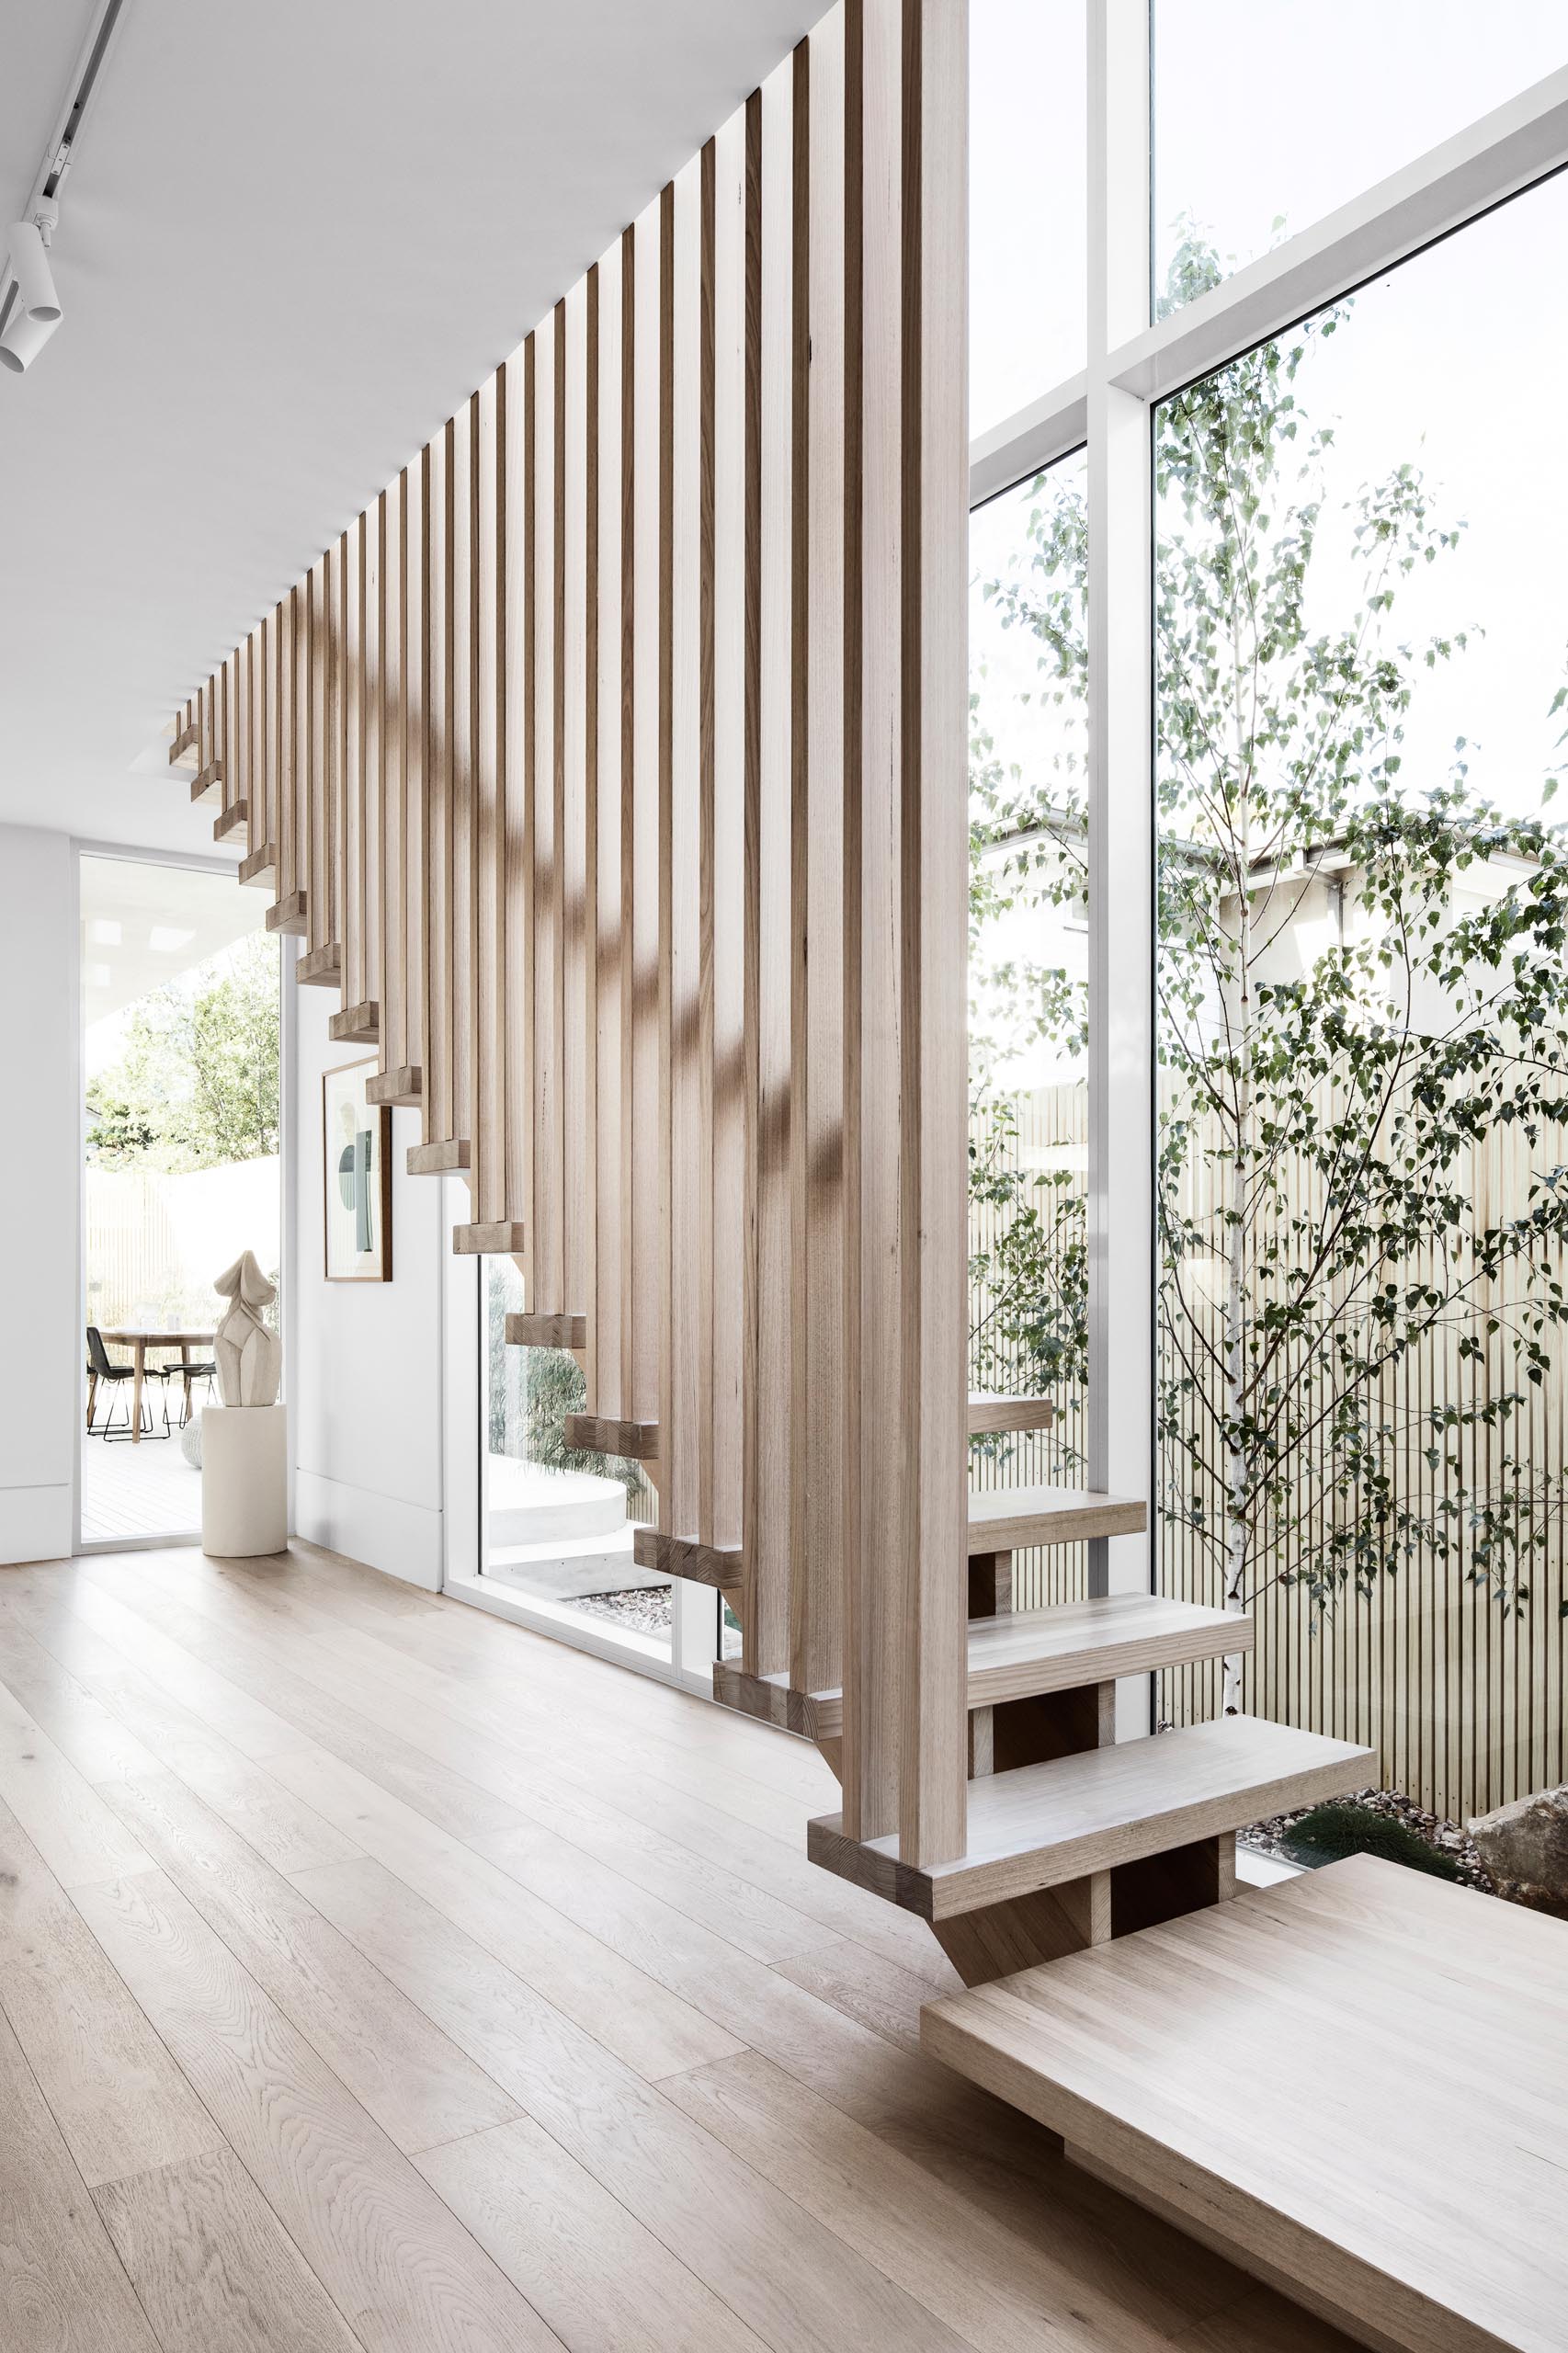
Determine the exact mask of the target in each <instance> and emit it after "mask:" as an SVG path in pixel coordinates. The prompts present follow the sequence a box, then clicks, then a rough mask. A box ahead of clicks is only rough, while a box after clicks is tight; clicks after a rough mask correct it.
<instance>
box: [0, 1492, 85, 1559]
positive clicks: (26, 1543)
mask: <svg viewBox="0 0 1568 2353" xmlns="http://www.w3.org/2000/svg"><path fill="white" fill-rule="evenodd" d="M71 1518H72V1514H71V1489H70V1485H69V1483H67V1484H65V1485H64V1486H58V1487H0V1565H4V1566H5V1567H7V1568H9V1567H12V1566H14V1565H15V1564H16V1563H18V1562H21V1561H61V1560H64V1559H66V1558H67V1557H68V1556H69V1554H70V1551H71Z"/></svg>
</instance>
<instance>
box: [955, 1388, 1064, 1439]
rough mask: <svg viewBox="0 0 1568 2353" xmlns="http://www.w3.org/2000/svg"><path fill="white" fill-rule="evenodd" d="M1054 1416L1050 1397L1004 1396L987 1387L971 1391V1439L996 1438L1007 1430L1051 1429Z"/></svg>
mask: <svg viewBox="0 0 1568 2353" xmlns="http://www.w3.org/2000/svg"><path fill="white" fill-rule="evenodd" d="M1055 1419H1056V1408H1055V1406H1054V1405H1053V1404H1051V1400H1050V1398H1049V1397H1003V1396H1000V1395H994V1394H993V1393H992V1392H990V1391H989V1390H984V1389H971V1391H970V1392H969V1434H970V1436H971V1438H991V1437H995V1436H996V1435H997V1434H998V1433H999V1432H1001V1431H1004V1430H1048V1429H1049V1428H1050V1427H1051V1424H1052V1422H1054V1420H1055Z"/></svg>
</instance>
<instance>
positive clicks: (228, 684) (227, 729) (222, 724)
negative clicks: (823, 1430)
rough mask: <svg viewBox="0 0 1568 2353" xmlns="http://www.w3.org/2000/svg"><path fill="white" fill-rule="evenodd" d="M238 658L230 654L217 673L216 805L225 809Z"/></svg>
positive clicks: (228, 797) (231, 781) (231, 767)
mask: <svg viewBox="0 0 1568 2353" xmlns="http://www.w3.org/2000/svg"><path fill="white" fill-rule="evenodd" d="M237 660H238V656H237V655H236V654H229V655H228V656H227V658H226V659H225V661H224V663H223V666H222V669H221V670H220V671H219V673H218V750H217V759H218V764H219V767H221V769H222V775H221V776H220V778H219V780H218V806H219V807H220V809H227V808H228V807H229V805H230V802H231V801H232V800H233V790H234V737H233V683H234V666H235V664H236V662H237Z"/></svg>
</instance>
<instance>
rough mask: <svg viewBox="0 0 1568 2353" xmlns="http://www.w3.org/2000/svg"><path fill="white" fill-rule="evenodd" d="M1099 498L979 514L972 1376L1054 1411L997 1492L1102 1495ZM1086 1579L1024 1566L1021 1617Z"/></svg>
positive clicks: (978, 1445) (1048, 1558) (1014, 505)
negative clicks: (1093, 1192) (1097, 1406)
mask: <svg viewBox="0 0 1568 2353" xmlns="http://www.w3.org/2000/svg"><path fill="white" fill-rule="evenodd" d="M1084 500H1085V461H1084V460H1083V458H1082V457H1081V456H1076V457H1073V458H1069V459H1066V460H1063V461H1062V463H1061V464H1059V465H1056V466H1053V467H1051V469H1050V470H1049V472H1045V473H1043V474H1040V475H1039V476H1038V477H1037V478H1036V479H1035V480H1034V481H1033V482H1031V483H1025V484H1023V485H1022V486H1021V487H1020V488H1019V489H1017V490H1016V491H1010V492H1009V493H1008V494H1006V496H1005V497H1002V498H998V499H994V500H993V502H992V503H991V505H990V506H983V507H982V508H980V509H979V510H978V511H977V512H976V513H975V514H973V515H971V517H970V577H971V591H970V614H971V620H970V652H971V665H972V675H971V726H970V745H971V756H970V848H971V901H970V904H971V932H970V1091H971V1126H970V1154H971V1158H970V1321H971V1339H970V1378H971V1388H973V1389H975V1390H978V1391H981V1392H985V1393H988V1394H997V1395H1004V1396H1008V1397H1019V1396H1031V1397H1043V1398H1046V1399H1048V1400H1049V1401H1050V1404H1051V1407H1052V1410H1053V1415H1054V1418H1053V1420H1052V1423H1051V1427H1050V1428H1049V1429H1047V1430H1043V1431H1040V1432H1030V1433H1028V1434H1026V1435H1011V1436H1002V1437H990V1438H977V1439H974V1440H972V1441H971V1480H972V1482H973V1483H974V1484H976V1485H977V1486H983V1487H994V1486H1028V1485H1033V1484H1036V1483H1048V1484H1052V1485H1056V1486H1081V1485H1082V1484H1083V1483H1084V1457H1083V1442H1084V1408H1085V1394H1084V1375H1085V1348H1086V1342H1087V1331H1086V1322H1085V1314H1086V1299H1085V1258H1084V1249H1085V1226H1084V1219H1085V1168H1086V1156H1087V1140H1088V1131H1087V1063H1086V1017H1087V990H1088V961H1087V960H1088V938H1087V918H1086V912H1085V885H1086V880H1087V867H1086V857H1087V835H1086V824H1085V802H1084V745H1085V683H1086V676H1087V670H1086V658H1085V642H1084V631H1085V574H1084V551H1085V528H1084V525H1085V516H1084ZM1084 1566H1085V1560H1084V1553H1083V1548H1082V1547H1081V1546H1077V1547H1062V1548H1058V1549H1057V1550H1054V1551H1051V1552H1037V1553H1020V1554H1018V1555H1017V1558H1016V1560H1015V1563H1014V1572H1015V1579H1016V1597H1017V1605H1018V1607H1020V1608H1031V1607H1039V1606H1040V1605H1042V1604H1043V1603H1045V1602H1048V1601H1052V1600H1057V1599H1062V1598H1065V1597H1068V1596H1069V1595H1071V1594H1072V1593H1074V1592H1075V1591H1078V1590H1081V1586H1082V1577H1083V1573H1084Z"/></svg>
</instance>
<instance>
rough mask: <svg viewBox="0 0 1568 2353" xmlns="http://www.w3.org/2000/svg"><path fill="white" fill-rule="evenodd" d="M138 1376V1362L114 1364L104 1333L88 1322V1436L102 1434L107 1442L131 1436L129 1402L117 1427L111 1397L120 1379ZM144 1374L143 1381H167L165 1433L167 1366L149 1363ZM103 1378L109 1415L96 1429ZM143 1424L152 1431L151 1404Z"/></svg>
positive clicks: (167, 1417)
mask: <svg viewBox="0 0 1568 2353" xmlns="http://www.w3.org/2000/svg"><path fill="white" fill-rule="evenodd" d="M135 1378H136V1368H135V1366H134V1365H131V1364H115V1363H114V1362H113V1361H112V1360H111V1358H110V1357H109V1352H108V1349H107V1348H106V1347H105V1346H104V1336H103V1334H102V1333H101V1332H100V1331H99V1329H98V1327H97V1324H88V1326H87V1430H88V1434H89V1436H91V1437H93V1438H102V1439H103V1441H104V1444H105V1445H106V1446H108V1445H111V1444H116V1445H123V1444H124V1442H125V1440H126V1439H127V1438H129V1437H130V1436H131V1408H130V1407H129V1406H127V1407H126V1410H125V1422H124V1426H123V1427H121V1428H119V1429H117V1428H116V1427H115V1422H114V1405H113V1403H112V1397H113V1391H114V1385H115V1383H117V1382H119V1381H134V1380H135ZM100 1381H102V1382H103V1383H104V1385H105V1387H106V1388H107V1389H108V1391H109V1394H110V1398H111V1403H110V1404H109V1408H108V1416H107V1418H106V1419H105V1420H103V1421H102V1422H100V1423H99V1424H98V1427H97V1429H94V1427H93V1407H94V1405H95V1404H97V1394H98V1383H99V1382H100ZM142 1381H143V1384H145V1383H146V1382H147V1381H164V1382H165V1391H164V1395H165V1405H164V1432H165V1437H166V1436H167V1434H168V1421H169V1409H168V1404H167V1402H166V1401H167V1397H168V1389H167V1376H166V1374H165V1369H164V1367H163V1366H162V1365H155V1364H150V1365H147V1366H145V1367H144V1368H143V1370H142ZM142 1394H143V1397H145V1394H146V1391H145V1386H143V1391H142ZM142 1427H143V1430H144V1432H145V1433H146V1434H148V1435H149V1436H151V1435H153V1409H152V1406H151V1405H150V1404H149V1405H148V1406H147V1409H146V1416H145V1419H144V1421H143V1424H142Z"/></svg>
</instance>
